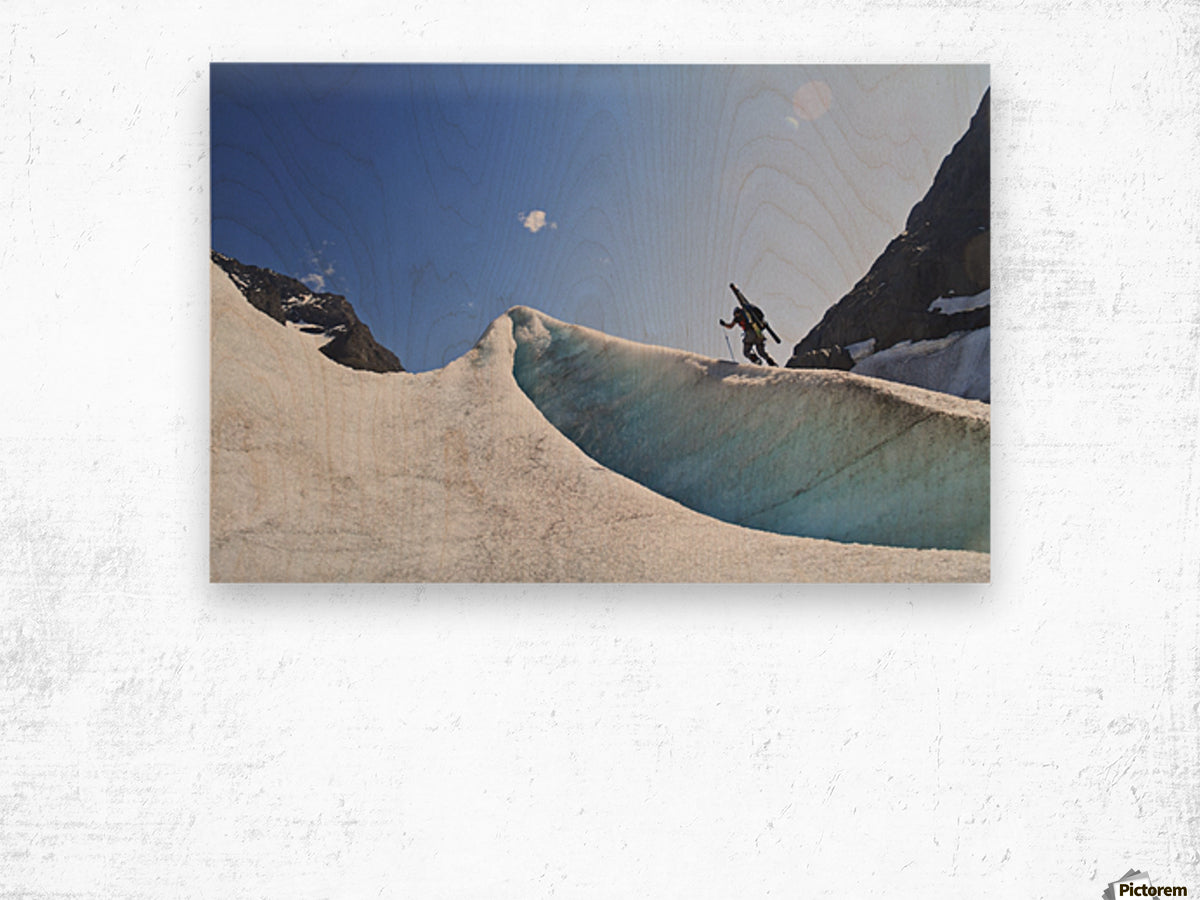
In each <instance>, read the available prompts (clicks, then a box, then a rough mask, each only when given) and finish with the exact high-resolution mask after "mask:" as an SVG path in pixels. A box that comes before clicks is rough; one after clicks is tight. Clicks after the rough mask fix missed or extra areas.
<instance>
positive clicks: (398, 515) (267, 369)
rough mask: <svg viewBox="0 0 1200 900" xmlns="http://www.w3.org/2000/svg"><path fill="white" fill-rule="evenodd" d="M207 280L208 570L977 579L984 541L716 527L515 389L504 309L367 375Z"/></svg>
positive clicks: (285, 576) (302, 575) (275, 574)
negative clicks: (438, 357)
mask: <svg viewBox="0 0 1200 900" xmlns="http://www.w3.org/2000/svg"><path fill="white" fill-rule="evenodd" d="M211 278H212V448H211V456H212V468H211V478H212V484H211V494H210V497H211V500H210V515H211V533H210V575H211V577H212V579H213V580H214V581H623V582H629V581H687V582H691V581H769V582H792V581H986V580H987V579H988V577H989V576H988V565H989V562H988V556H987V555H986V554H983V553H971V552H962V551H942V550H910V549H900V548H893V547H879V546H867V545H854V544H840V543H835V542H831V541H825V540H816V539H810V538H800V537H791V536H786V535H780V534H772V533H767V532H762V531H755V530H751V529H747V528H743V527H739V526H737V525H732V524H727V523H724V522H720V521H717V520H716V519H713V518H711V517H709V516H706V515H703V514H701V513H698V512H694V511H692V510H690V509H687V508H685V507H684V506H682V505H680V504H679V503H676V502H675V501H673V500H670V499H668V498H665V497H663V496H660V495H659V494H656V493H654V492H653V491H651V490H650V489H649V488H646V487H643V486H642V485H640V484H637V483H635V482H633V481H631V480H630V479H628V478H626V477H624V476H622V475H620V474H617V473H616V472H614V471H612V470H611V469H609V468H606V467H604V466H602V465H600V464H598V463H597V462H595V461H594V460H592V459H590V458H589V457H588V456H586V455H585V454H584V453H583V451H581V450H580V449H579V448H578V447H577V446H576V445H575V444H573V443H572V442H571V441H569V440H568V439H567V438H566V437H564V436H563V435H562V434H561V433H560V432H558V431H557V430H556V429H555V428H554V427H553V426H552V425H550V423H549V422H547V420H546V418H545V417H544V416H543V415H542V413H541V412H539V411H538V409H537V408H536V407H535V406H534V404H533V403H532V402H531V401H530V400H529V398H528V397H527V396H526V395H525V394H524V393H523V392H522V391H521V389H520V387H518V385H517V383H516V381H515V379H514V377H513V367H514V354H515V353H516V352H517V343H516V341H515V339H514V322H513V318H510V317H509V316H501V317H500V318H499V319H497V320H496V321H495V322H493V323H492V325H491V326H490V327H489V328H488V330H487V332H486V333H485V335H484V336H483V337H482V338H481V339H480V341H479V343H478V344H477V345H476V347H475V348H474V349H473V350H471V351H470V352H469V353H467V354H465V355H464V356H463V357H461V358H459V359H457V360H455V361H454V362H453V363H451V364H450V365H448V366H445V367H444V368H442V369H439V370H437V371H434V372H426V373H418V374H410V373H389V374H377V373H372V372H364V371H355V370H351V369H347V368H345V367H344V366H340V365H338V364H336V363H334V362H332V361H330V360H329V359H327V358H325V357H324V356H323V355H322V354H320V353H318V352H316V351H315V350H314V348H313V346H312V342H311V340H310V336H308V335H304V334H298V333H294V332H289V331H288V330H286V329H283V328H280V327H279V326H278V325H277V324H276V323H275V322H274V321H272V320H271V319H270V318H268V317H267V316H266V315H264V314H262V313H260V312H259V311H257V310H256V309H254V308H253V307H252V306H250V304H249V303H247V302H246V301H245V299H244V298H243V297H242V296H241V294H240V293H239V292H238V291H237V289H236V288H235V286H234V285H233V284H232V283H231V282H230V281H229V279H228V277H227V276H226V275H225V273H224V272H223V271H221V270H220V269H219V268H216V267H213V269H212V271H211ZM526 318H528V314H526ZM646 352H648V353H651V354H653V353H655V352H659V351H657V350H656V348H647V351H646ZM663 352H669V351H663ZM676 355H677V356H678V355H679V354H676Z"/></svg>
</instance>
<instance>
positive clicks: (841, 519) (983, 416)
mask: <svg viewBox="0 0 1200 900" xmlns="http://www.w3.org/2000/svg"><path fill="white" fill-rule="evenodd" d="M509 315H510V316H511V317H512V319H513V321H514V322H515V323H516V328H515V331H514V334H515V336H516V340H517V351H516V365H515V369H514V374H515V377H516V379H517V383H518V384H520V385H521V388H522V389H523V390H524V391H525V392H526V393H527V394H528V395H529V396H530V398H531V399H532V400H533V402H534V403H535V404H536V405H537V406H538V408H539V409H541V411H542V412H543V413H544V414H545V415H546V418H547V419H549V420H550V421H551V422H552V423H553V424H554V425H555V426H556V427H557V428H558V429H559V430H561V431H562V432H563V433H564V434H566V435H567V436H568V437H570V438H571V440H573V441H574V442H575V443H577V444H578V445H579V446H580V447H582V448H583V449H584V451H586V452H587V453H588V455H589V456H591V457H593V458H594V459H596V460H598V461H599V462H601V463H603V464H604V465H605V466H608V467H609V468H611V469H614V470H615V471H617V472H621V473H622V474H624V475H627V476H629V477H630V478H632V479H633V480H635V481H637V482H639V483H641V484H645V485H647V486H649V487H651V488H653V489H654V490H655V491H657V492H659V493H661V494H664V495H666V496H668V497H671V498H673V499H676V500H678V501H679V502H681V503H683V504H684V505H686V506H688V507H690V508H692V509H696V510H700V511H701V512H705V513H707V514H709V515H712V516H715V517H717V518H719V519H722V520H724V521H727V522H735V523H738V524H741V525H747V526H750V527H752V528H760V529H764V530H768V531H776V532H780V533H784V534H794V535H803V536H806V537H821V538H832V539H835V540H839V541H857V542H863V543H871V544H890V545H894V546H904V547H940V548H943V549H969V550H987V549H988V524H989V515H988V509H989V471H990V469H989V456H988V453H989V438H990V417H989V411H988V408H987V406H986V405H984V404H981V403H974V402H971V401H965V400H961V399H959V398H957V397H949V396H945V395H942V394H935V393H931V392H929V391H925V390H916V389H913V388H910V387H905V386H902V385H896V384H890V383H884V382H879V381H871V380H867V379H863V378H860V377H858V376H856V375H852V374H850V373H846V372H839V371H833V370H828V369H820V370H817V369H799V370H798V369H767V368H759V367H755V366H742V365H735V364H733V363H730V362H726V361H721V360H713V359H709V358H707V357H702V356H696V355H692V354H688V353H683V352H681V351H676V350H669V349H666V348H660V347H651V346H646V345H642V344H637V343H634V342H631V341H626V340H622V339H619V338H614V337H611V336H609V335H606V334H604V333H602V332H598V331H594V330H592V329H589V328H583V327H581V326H577V325H570V324H567V323H564V322H559V321H557V320H556V319H552V318H551V317H549V316H546V315H544V314H542V313H539V312H536V311H534V310H530V309H524V308H517V309H514V310H511V311H510V312H509Z"/></svg>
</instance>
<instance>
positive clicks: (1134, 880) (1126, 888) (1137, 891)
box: [1101, 869, 1188, 900]
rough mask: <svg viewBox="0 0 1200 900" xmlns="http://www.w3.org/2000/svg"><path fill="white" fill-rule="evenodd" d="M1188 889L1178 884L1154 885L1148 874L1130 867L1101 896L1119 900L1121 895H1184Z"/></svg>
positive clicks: (1109, 899) (1105, 898)
mask: <svg viewBox="0 0 1200 900" xmlns="http://www.w3.org/2000/svg"><path fill="white" fill-rule="evenodd" d="M1187 895H1188V889H1187V888H1185V887H1178V886H1169V887H1167V886H1161V887H1160V886H1156V885H1153V884H1151V883H1150V875H1149V874H1148V873H1146V872H1139V871H1138V870H1137V869H1130V870H1129V871H1128V872H1126V873H1125V874H1124V875H1122V876H1121V877H1120V878H1118V879H1117V880H1116V881H1114V882H1112V883H1110V884H1109V886H1108V890H1106V891H1105V892H1104V893H1103V894H1102V895H1101V896H1102V897H1103V898H1104V900H1121V898H1122V897H1186V896H1187Z"/></svg>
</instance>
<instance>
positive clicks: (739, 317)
mask: <svg viewBox="0 0 1200 900" xmlns="http://www.w3.org/2000/svg"><path fill="white" fill-rule="evenodd" d="M730 287H731V288H733V292H734V294H735V295H737V298H738V305H737V306H736V307H735V308H734V310H733V317H732V318H733V321H732V322H726V321H725V320H724V319H717V321H718V322H720V323H721V324H722V325H723V326H724V327H726V328H732V327H733V326H734V325H740V326H741V328H742V353H743V354H745V356H746V359H748V360H750V362H752V363H754V364H755V365H756V366H757V365H761V364H762V363H763V362H764V361H765V362H766V364H767V365H768V366H778V365H779V364H778V363H777V362H775V360H773V359H771V356H770V354H769V353H767V340H766V337H765V336H764V335H763V328H766V329H768V330H770V328H771V326H770V325H767V320H766V318H765V317H764V316H763V314H762V310H761V309H759V308H758V307H757V306H755V305H753V304H752V303H750V301H748V300H746V299H745V297H744V296H742V293H741V292H740V291H739V290H738V289H737V288H736V287H735V286H734V285H732V284H731V285H730ZM747 307H748V309H747ZM756 320H757V321H756ZM760 323H761V324H760ZM774 334H775V332H774V331H771V335H772V336H774ZM775 340H779V338H775ZM755 351H757V353H756V352H755ZM760 356H761V357H762V359H759V357H760Z"/></svg>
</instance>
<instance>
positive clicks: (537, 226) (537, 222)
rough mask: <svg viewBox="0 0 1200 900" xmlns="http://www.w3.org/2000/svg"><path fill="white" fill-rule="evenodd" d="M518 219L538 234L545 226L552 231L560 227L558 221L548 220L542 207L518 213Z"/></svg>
mask: <svg viewBox="0 0 1200 900" xmlns="http://www.w3.org/2000/svg"><path fill="white" fill-rule="evenodd" d="M517 221H519V222H520V223H521V224H522V225H523V226H525V227H526V228H528V229H529V230H530V232H532V233H533V234H537V233H538V232H539V231H541V230H542V229H543V228H549V229H550V230H551V231H553V230H554V229H556V228H558V223H557V222H549V221H547V220H546V212H545V210H541V209H535V210H532V211H530V212H527V213H523V212H522V213H517Z"/></svg>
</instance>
